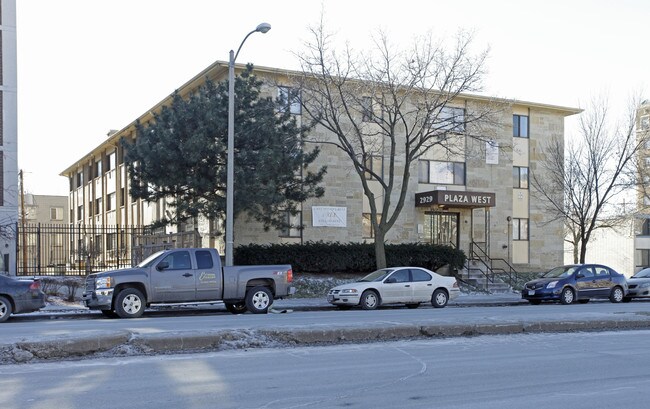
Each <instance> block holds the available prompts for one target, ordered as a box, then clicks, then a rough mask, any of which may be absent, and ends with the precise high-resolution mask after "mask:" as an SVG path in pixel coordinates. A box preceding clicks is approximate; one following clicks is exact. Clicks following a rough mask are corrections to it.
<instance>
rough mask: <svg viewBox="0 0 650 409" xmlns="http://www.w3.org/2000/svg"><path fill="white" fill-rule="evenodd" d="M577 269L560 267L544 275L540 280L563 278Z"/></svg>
mask: <svg viewBox="0 0 650 409" xmlns="http://www.w3.org/2000/svg"><path fill="white" fill-rule="evenodd" d="M577 269H578V266H562V267H556V268H554V269H553V270H551V271H549V272H547V273H545V274H544V275H543V276H542V278H564V277H568V276H570V275H571V274H573V273H574V272H575V271H576V270H577Z"/></svg>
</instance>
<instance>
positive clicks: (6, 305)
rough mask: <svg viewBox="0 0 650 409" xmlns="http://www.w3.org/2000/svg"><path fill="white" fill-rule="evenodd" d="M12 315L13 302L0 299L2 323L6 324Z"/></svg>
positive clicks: (0, 318) (4, 298) (0, 320)
mask: <svg viewBox="0 0 650 409" xmlns="http://www.w3.org/2000/svg"><path fill="white" fill-rule="evenodd" d="M10 315H11V302H10V301H9V300H8V299H7V298H6V297H0V322H5V321H7V320H8V319H9V316H10Z"/></svg>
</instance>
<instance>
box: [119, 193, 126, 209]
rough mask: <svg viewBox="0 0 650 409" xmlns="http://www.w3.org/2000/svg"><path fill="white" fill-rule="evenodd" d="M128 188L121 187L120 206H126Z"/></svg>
mask: <svg viewBox="0 0 650 409" xmlns="http://www.w3.org/2000/svg"><path fill="white" fill-rule="evenodd" d="M125 193H126V189H124V188H121V189H120V207H124V205H125V204H126V194H125Z"/></svg>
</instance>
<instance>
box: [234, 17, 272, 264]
mask: <svg viewBox="0 0 650 409" xmlns="http://www.w3.org/2000/svg"><path fill="white" fill-rule="evenodd" d="M270 29H271V25H270V24H268V23H261V24H260V25H258V26H257V27H255V30H253V31H251V32H250V33H248V34H246V37H244V39H243V40H242V42H241V44H240V45H239V48H238V49H237V53H235V52H234V51H233V50H230V60H229V62H228V158H227V161H226V166H227V176H226V266H232V249H233V222H234V194H235V192H234V189H233V184H234V183H235V60H236V59H237V56H238V55H239V51H240V50H241V48H242V46H243V45H244V43H245V42H246V39H247V38H248V37H249V36H250V35H251V34H253V33H257V32H258V31H259V32H260V33H262V34H265V33H267V32H268V31H269V30H270Z"/></svg>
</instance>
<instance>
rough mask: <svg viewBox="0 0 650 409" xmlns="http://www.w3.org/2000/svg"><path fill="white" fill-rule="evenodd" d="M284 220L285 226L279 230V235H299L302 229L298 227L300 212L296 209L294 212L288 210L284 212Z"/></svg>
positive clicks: (300, 218) (299, 224)
mask: <svg viewBox="0 0 650 409" xmlns="http://www.w3.org/2000/svg"><path fill="white" fill-rule="evenodd" d="M284 218H285V219H284V221H285V223H286V224H287V227H284V228H283V229H282V231H281V232H280V236H281V237H300V236H301V234H302V230H301V229H300V226H301V220H302V212H301V211H298V212H296V214H291V212H290V211H288V210H287V211H285V212H284Z"/></svg>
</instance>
